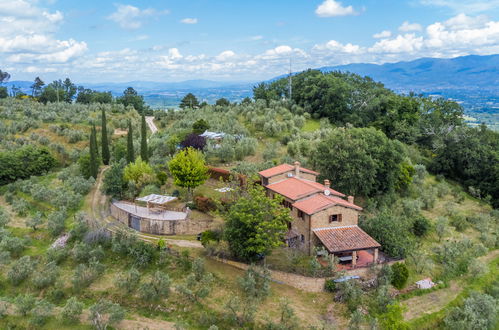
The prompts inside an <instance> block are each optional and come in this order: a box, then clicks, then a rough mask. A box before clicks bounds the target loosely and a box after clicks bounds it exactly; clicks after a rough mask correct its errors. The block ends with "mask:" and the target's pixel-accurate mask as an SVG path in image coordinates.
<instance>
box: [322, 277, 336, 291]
mask: <svg viewBox="0 0 499 330" xmlns="http://www.w3.org/2000/svg"><path fill="white" fill-rule="evenodd" d="M324 289H325V290H326V291H328V292H334V291H335V290H336V282H335V281H334V280H333V279H328V280H326V282H324Z"/></svg>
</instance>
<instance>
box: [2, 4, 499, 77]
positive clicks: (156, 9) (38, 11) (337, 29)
mask: <svg viewBox="0 0 499 330" xmlns="http://www.w3.org/2000/svg"><path fill="white" fill-rule="evenodd" d="M495 53H499V0H489V1H484V0H468V1H462V0H409V1H403V0H342V1H336V0H288V1H284V0H271V1H270V0H266V1H265V0H252V1H238V0H232V1H230V0H195V1H188V0H184V1H173V0H171V1H168V0H163V1H159V0H157V1H117V2H114V1H96V0H87V1H75V0H65V1H62V0H58V1H57V0H31V1H29V0H0V69H2V70H4V71H8V72H10V73H11V75H12V80H32V79H33V78H34V77H36V76H40V77H42V79H44V80H47V81H50V80H53V79H56V78H64V77H66V76H68V77H70V78H71V79H72V80H74V81H77V82H90V81H92V82H104V81H106V82H108V81H134V80H150V81H179V80H187V79H212V80H231V81H254V80H259V79H267V78H270V77H273V76H275V75H279V74H282V73H285V72H286V71H287V70H288V67H289V60H290V59H292V65H293V70H294V71H298V70H302V69H306V68H314V67H320V66H325V65H337V64H348V63H355V62H370V63H384V62H394V61H400V60H412V59H415V58H420V57H455V56H461V55H467V54H495Z"/></svg>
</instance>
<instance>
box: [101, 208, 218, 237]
mask: <svg viewBox="0 0 499 330" xmlns="http://www.w3.org/2000/svg"><path fill="white" fill-rule="evenodd" d="M110 210H111V215H112V216H113V217H114V218H115V219H117V220H118V221H119V222H121V223H123V224H125V225H126V226H127V227H131V226H130V223H129V220H128V219H129V213H128V212H126V211H124V210H122V209H120V208H118V207H116V206H115V205H113V204H112V203H111V206H110ZM212 226H213V221H212V220H192V219H189V218H187V219H186V220H156V219H148V218H140V231H141V232H143V233H148V234H154V235H197V234H199V233H201V232H203V231H205V230H208V229H211V228H212Z"/></svg>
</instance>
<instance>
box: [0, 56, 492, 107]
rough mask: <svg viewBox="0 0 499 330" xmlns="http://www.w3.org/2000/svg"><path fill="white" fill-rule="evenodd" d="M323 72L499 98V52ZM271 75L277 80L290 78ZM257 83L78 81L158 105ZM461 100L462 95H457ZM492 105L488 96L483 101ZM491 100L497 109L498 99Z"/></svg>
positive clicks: (241, 93) (242, 92)
mask: <svg viewBox="0 0 499 330" xmlns="http://www.w3.org/2000/svg"><path fill="white" fill-rule="evenodd" d="M319 70H321V71H324V72H329V71H334V70H339V71H350V72H353V73H357V74H359V75H362V76H370V77H372V78H373V79H374V80H376V81H380V82H382V83H384V84H385V86H386V87H388V88H390V89H393V90H394V91H396V92H399V93H407V92H410V91H414V92H418V93H419V92H422V93H425V94H437V95H442V96H444V97H452V98H455V96H456V95H457V96H462V97H463V98H462V99H461V100H460V101H462V102H463V103H465V104H467V100H468V97H470V95H471V97H473V95H474V94H475V93H480V94H481V95H486V96H487V97H488V96H492V97H495V99H497V96H499V54H498V55H488V56H478V55H470V56H462V57H456V58H451V59H441V58H421V59H417V60H414V61H409V62H397V63H385V64H381V65H379V64H366V63H357V64H348V65H340V66H327V67H322V68H319ZM285 76H286V75H282V76H279V77H275V78H272V79H270V80H268V81H273V80H275V79H279V78H282V77H285ZM256 83H257V82H220V81H212V80H187V81H181V82H150V81H131V82H126V83H114V82H110V83H105V82H103V83H81V84H80V83H77V85H83V86H85V87H86V88H91V89H95V90H99V91H111V92H112V93H113V94H114V95H120V94H121V93H122V92H123V90H125V89H126V88H127V87H129V86H132V87H134V88H135V89H136V90H137V91H138V92H139V93H140V94H143V95H144V97H145V99H146V101H147V102H148V103H149V104H150V105H151V106H153V107H166V106H176V105H178V103H179V102H180V99H181V98H182V97H183V96H184V95H185V94H187V93H188V92H192V93H193V94H195V95H196V96H197V97H198V98H199V99H200V100H204V101H207V102H208V103H213V102H215V100H217V99H219V98H221V97H225V98H227V99H229V100H231V101H239V100H241V99H242V98H244V97H246V96H252V87H253V86H254V85H255V84H256ZM31 84H32V82H28V81H12V82H8V83H7V84H6V85H7V86H13V85H15V86H17V87H20V88H21V89H22V90H23V91H24V92H26V93H30V86H31ZM458 99H459V98H458ZM484 102H485V103H487V104H489V105H490V101H489V100H488V99H487V100H485V101H484ZM494 102H495V101H493V102H492V103H493V104H492V108H493V109H494V108H496V105H497V103H494Z"/></svg>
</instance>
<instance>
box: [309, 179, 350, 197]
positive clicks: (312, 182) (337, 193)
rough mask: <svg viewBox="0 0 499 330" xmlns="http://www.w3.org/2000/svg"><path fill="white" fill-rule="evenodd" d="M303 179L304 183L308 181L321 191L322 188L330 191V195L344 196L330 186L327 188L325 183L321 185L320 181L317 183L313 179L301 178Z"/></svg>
mask: <svg viewBox="0 0 499 330" xmlns="http://www.w3.org/2000/svg"><path fill="white" fill-rule="evenodd" d="M303 181H305V182H306V183H308V184H309V185H312V186H314V187H316V188H317V189H319V190H321V191H324V190H326V189H327V190H329V192H330V193H331V195H336V196H339V197H345V194H342V193H340V192H339V191H336V190H334V189H331V187H329V188H327V187H326V186H325V185H323V184H322V183H319V182H315V181H310V180H303Z"/></svg>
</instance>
